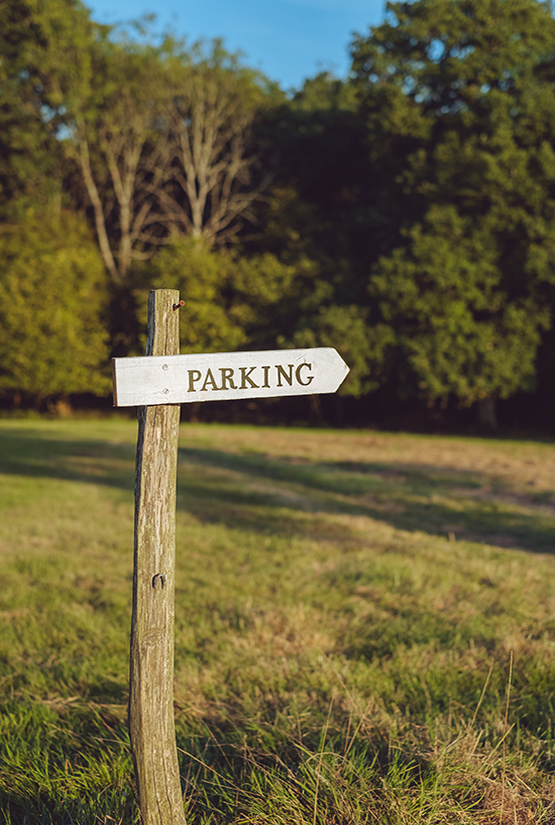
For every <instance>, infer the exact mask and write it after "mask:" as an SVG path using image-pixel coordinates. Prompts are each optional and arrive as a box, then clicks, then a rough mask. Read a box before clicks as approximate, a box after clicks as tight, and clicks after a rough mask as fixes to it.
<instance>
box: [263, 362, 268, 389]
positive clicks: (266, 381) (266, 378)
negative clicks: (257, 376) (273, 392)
mask: <svg viewBox="0 0 555 825" xmlns="http://www.w3.org/2000/svg"><path fill="white" fill-rule="evenodd" d="M262 369H263V370H264V383H263V384H262V386H263V387H269V386H270V384H269V383H268V373H269V372H270V367H262Z"/></svg>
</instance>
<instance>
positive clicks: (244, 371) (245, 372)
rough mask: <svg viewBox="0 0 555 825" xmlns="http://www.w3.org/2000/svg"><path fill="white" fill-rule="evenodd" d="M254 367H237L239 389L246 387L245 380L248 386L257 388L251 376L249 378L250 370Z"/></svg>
mask: <svg viewBox="0 0 555 825" xmlns="http://www.w3.org/2000/svg"><path fill="white" fill-rule="evenodd" d="M255 369H256V367H239V370H240V371H241V389H242V390H246V389H248V387H247V384H246V381H248V382H249V387H255V388H256V389H258V384H255V383H254V381H253V380H252V378H249V376H250V374H251V372H253V370H255Z"/></svg>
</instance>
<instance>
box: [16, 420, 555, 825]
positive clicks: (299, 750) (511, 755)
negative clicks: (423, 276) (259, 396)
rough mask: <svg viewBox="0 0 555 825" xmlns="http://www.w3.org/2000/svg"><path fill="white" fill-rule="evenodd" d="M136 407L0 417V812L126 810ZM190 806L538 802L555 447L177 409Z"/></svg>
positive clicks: (321, 817)
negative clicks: (187, 419)
mask: <svg viewBox="0 0 555 825" xmlns="http://www.w3.org/2000/svg"><path fill="white" fill-rule="evenodd" d="M135 430H136V427H135V424H134V423H132V422H126V421H123V420H117V419H114V420H110V421H70V422H54V421H51V422H46V421H2V422H0V564H1V568H0V575H1V578H0V583H1V586H0V703H1V713H0V821H2V822H5V823H13V825H26V823H28V824H29V825H31V824H32V823H37V822H40V823H52V825H69V823H78V824H79V825H89V824H90V825H93V823H95V824H96V823H103V824H104V825H109V823H114V822H115V823H121V825H130V824H131V823H138V822H139V817H138V814H137V810H136V802H135V795H134V788H133V773H132V763H131V757H130V752H129V740H128V735H127V730H126V701H127V667H128V635H129V624H130V600H131V598H130V597H131V579H132V531H133V503H132V488H133V465H134V453H135V447H134V441H135ZM177 544H178V546H177V566H178V574H177V576H178V577H177V589H176V663H175V712H176V729H177V740H178V748H179V758H180V767H181V774H182V780H183V791H184V801H185V806H186V811H187V818H188V823H189V825H193V823H194V825H197V823H198V825H200V824H201V823H205V824H206V825H208V823H211V824H212V825H217V823H234V824H235V825H239V823H265V824H266V823H268V825H286V823H287V825H289V823H293V825H350V824H351V823H354V824H355V825H359V824H360V825H362V823H383V825H401V823H429V825H432V824H434V825H435V824H436V823H438V824H439V823H481V824H483V825H490V823H491V825H494V823H495V824H497V823H500V824H501V825H503V823H512V825H514V823H517V825H522V824H523V823H555V782H554V770H555V733H554V729H553V721H554V713H555V708H554V705H555V656H554V653H555V588H554V587H553V581H554V580H555V555H554V551H555V445H551V444H541V443H538V442H532V441H529V442H524V441H522V442H517V441H508V440H507V441H501V440H499V441H494V440H487V441H486V440H482V441H481V440H479V439H462V438H461V439H458V438H431V437H419V436H409V435H388V434H378V433H372V432H355V431H353V432H324V431H307V430H304V431H303V430H294V429H291V430H288V429H267V428H259V429H255V428H248V427H226V426H215V425H187V426H183V427H182V432H181V442H180V464H179V494H178V542H177Z"/></svg>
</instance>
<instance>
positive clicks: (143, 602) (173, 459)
mask: <svg viewBox="0 0 555 825" xmlns="http://www.w3.org/2000/svg"><path fill="white" fill-rule="evenodd" d="M178 304H179V293H178V292H177V291H176V290H173V289H158V290H155V291H152V292H151V293H150V296H149V301H148V341H147V348H146V354H147V355H177V354H178V353H179V311H178V309H177V306H178ZM179 412H180V407H179V405H178V404H171V405H167V404H166V405H157V406H149V407H140V408H139V435H138V440H137V465H136V472H135V551H134V570H133V618H132V621H131V664H130V685H129V732H130V736H131V747H132V751H133V762H134V764H135V776H136V781H137V792H138V797H139V808H140V811H141V822H142V825H185V814H184V811H183V799H182V795H181V783H180V779H179V766H178V761H177V749H176V744H175V724H174V710H173V651H174V612H175V607H174V602H175V597H174V594H175V508H176V475H177V443H178V437H179Z"/></svg>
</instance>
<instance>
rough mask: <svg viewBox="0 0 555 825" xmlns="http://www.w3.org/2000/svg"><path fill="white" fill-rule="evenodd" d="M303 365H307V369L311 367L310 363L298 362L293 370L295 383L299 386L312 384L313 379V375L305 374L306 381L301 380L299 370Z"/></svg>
mask: <svg viewBox="0 0 555 825" xmlns="http://www.w3.org/2000/svg"><path fill="white" fill-rule="evenodd" d="M303 367H308V369H309V370H311V369H312V364H299V366H298V367H297V369H296V370H295V378H296V379H297V383H298V384H300V385H301V387H308V385H309V384H312V382H313V381H314V376H313V375H307V376H306V381H303V379H302V378H301V370H302V368H303Z"/></svg>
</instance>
